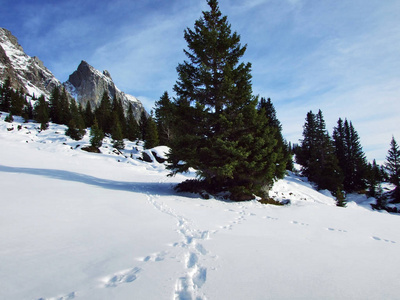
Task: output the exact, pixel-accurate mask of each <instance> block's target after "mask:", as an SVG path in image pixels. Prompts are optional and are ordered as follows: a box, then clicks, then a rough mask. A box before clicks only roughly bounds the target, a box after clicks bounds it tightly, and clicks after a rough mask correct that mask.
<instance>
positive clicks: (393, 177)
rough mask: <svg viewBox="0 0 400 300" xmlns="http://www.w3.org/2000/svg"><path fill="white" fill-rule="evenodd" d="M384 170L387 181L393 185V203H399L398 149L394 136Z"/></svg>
mask: <svg viewBox="0 0 400 300" xmlns="http://www.w3.org/2000/svg"><path fill="white" fill-rule="evenodd" d="M385 168H386V171H387V172H388V175H389V181H390V182H391V183H393V184H394V185H395V186H396V188H395V190H394V192H393V198H394V200H395V202H397V203H399V202H400V148H399V145H398V144H397V142H396V140H395V139H394V136H393V137H392V140H391V142H390V149H389V151H388V154H387V156H386V162H385Z"/></svg>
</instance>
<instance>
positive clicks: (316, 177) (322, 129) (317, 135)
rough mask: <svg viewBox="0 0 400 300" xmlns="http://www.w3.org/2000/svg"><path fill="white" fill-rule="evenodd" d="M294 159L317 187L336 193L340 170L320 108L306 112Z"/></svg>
mask: <svg viewBox="0 0 400 300" xmlns="http://www.w3.org/2000/svg"><path fill="white" fill-rule="evenodd" d="M296 160H297V162H298V163H299V164H300V165H302V172H303V174H304V175H305V176H307V177H308V178H309V179H310V180H311V181H313V182H315V183H316V184H317V185H318V188H319V189H328V190H330V191H331V192H333V193H336V192H337V189H338V187H341V183H342V180H343V178H342V175H341V170H340V168H339V165H338V161H337V158H336V155H335V150H334V147H333V142H332V140H331V138H330V136H329V134H328V132H327V131H326V125H325V120H324V117H323V115H322V111H321V110H319V111H318V113H317V114H314V113H313V112H312V111H310V112H308V113H307V117H306V122H305V124H304V129H303V140H302V143H301V146H300V147H299V149H298V150H297V153H296Z"/></svg>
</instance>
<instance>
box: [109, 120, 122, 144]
mask: <svg viewBox="0 0 400 300" xmlns="http://www.w3.org/2000/svg"><path fill="white" fill-rule="evenodd" d="M114 122H115V123H114V125H113V129H112V134H111V138H112V142H113V147H114V148H116V149H118V150H122V149H124V148H125V143H124V136H123V134H122V128H121V124H120V122H119V120H118V118H117V117H115V121H114Z"/></svg>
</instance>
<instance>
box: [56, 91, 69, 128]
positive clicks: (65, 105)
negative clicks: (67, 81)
mask: <svg viewBox="0 0 400 300" xmlns="http://www.w3.org/2000/svg"><path fill="white" fill-rule="evenodd" d="M58 118H59V122H60V123H59V124H64V125H68V123H69V121H70V120H71V111H70V101H69V97H68V94H67V91H66V90H65V88H63V90H62V92H61V94H60V99H59V112H58Z"/></svg>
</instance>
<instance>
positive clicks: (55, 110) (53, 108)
mask: <svg viewBox="0 0 400 300" xmlns="http://www.w3.org/2000/svg"><path fill="white" fill-rule="evenodd" d="M49 105H50V119H51V120H52V121H53V122H54V123H56V124H61V121H60V117H61V107H60V90H59V89H58V87H54V88H53V90H52V92H51V96H50V99H49Z"/></svg>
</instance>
